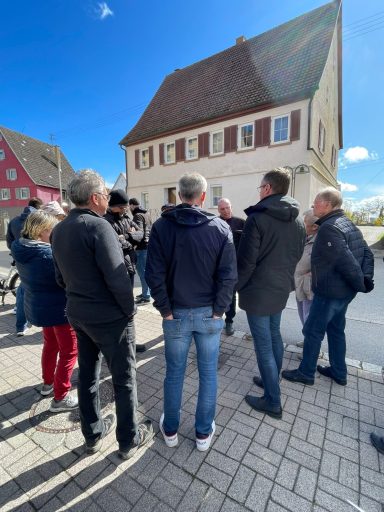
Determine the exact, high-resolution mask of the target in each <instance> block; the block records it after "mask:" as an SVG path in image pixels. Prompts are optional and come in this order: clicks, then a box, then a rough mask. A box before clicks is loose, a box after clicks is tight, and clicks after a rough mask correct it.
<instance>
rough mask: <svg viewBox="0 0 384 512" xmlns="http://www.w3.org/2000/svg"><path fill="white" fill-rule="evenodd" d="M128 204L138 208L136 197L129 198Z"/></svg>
mask: <svg viewBox="0 0 384 512" xmlns="http://www.w3.org/2000/svg"><path fill="white" fill-rule="evenodd" d="M129 204H132V205H133V206H140V203H139V201H138V200H137V199H136V197H131V199H130V200H129Z"/></svg>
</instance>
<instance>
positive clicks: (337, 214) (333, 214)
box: [315, 208, 344, 226]
mask: <svg viewBox="0 0 384 512" xmlns="http://www.w3.org/2000/svg"><path fill="white" fill-rule="evenodd" d="M342 215H344V210H342V209H341V208H338V209H337V210H332V211H331V212H329V213H327V215H324V217H320V219H318V220H317V221H316V222H315V224H317V225H318V226H321V225H322V224H323V223H324V222H325V221H326V220H328V219H330V218H332V217H341V216H342Z"/></svg>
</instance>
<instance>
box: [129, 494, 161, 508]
mask: <svg viewBox="0 0 384 512" xmlns="http://www.w3.org/2000/svg"><path fill="white" fill-rule="evenodd" d="M158 506H159V500H158V499H157V498H156V496H154V495H153V494H152V493H150V492H149V491H146V492H145V494H143V496H142V497H141V498H140V501H138V502H137V503H136V505H135V506H134V507H133V508H132V512H144V511H145V512H152V511H154V512H155V511H157V507H158Z"/></svg>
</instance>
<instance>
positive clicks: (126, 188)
mask: <svg viewBox="0 0 384 512" xmlns="http://www.w3.org/2000/svg"><path fill="white" fill-rule="evenodd" d="M119 146H120V149H122V150H123V151H124V158H125V192H126V193H127V195H128V158H127V151H126V149H125V147H124V146H122V145H121V144H119ZM128 197H129V196H128Z"/></svg>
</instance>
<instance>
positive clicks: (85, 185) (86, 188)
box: [67, 169, 105, 206]
mask: <svg viewBox="0 0 384 512" xmlns="http://www.w3.org/2000/svg"><path fill="white" fill-rule="evenodd" d="M67 192H68V197H69V199H70V200H71V201H72V203H74V204H75V205H76V206H86V205H87V204H88V203H89V200H90V198H91V195H92V194H95V193H96V192H99V193H100V194H103V193H104V192H105V183H104V180H103V178H102V177H101V176H100V174H98V173H97V172H96V171H93V170H92V169H84V170H83V171H79V172H78V173H77V174H76V176H75V177H74V178H73V180H72V181H71V182H70V183H69V185H68V188H67Z"/></svg>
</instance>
